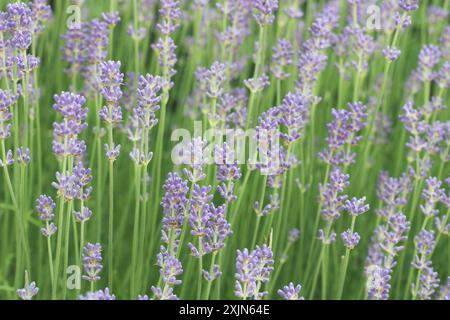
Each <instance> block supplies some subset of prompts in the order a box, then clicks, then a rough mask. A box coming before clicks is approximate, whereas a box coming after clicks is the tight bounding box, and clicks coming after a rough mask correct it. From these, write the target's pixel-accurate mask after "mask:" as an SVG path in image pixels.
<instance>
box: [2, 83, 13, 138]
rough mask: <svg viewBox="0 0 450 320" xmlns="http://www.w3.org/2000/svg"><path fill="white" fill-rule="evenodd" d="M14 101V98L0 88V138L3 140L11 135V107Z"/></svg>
mask: <svg viewBox="0 0 450 320" xmlns="http://www.w3.org/2000/svg"><path fill="white" fill-rule="evenodd" d="M15 102H16V98H15V97H14V96H13V95H12V94H11V93H10V92H9V91H4V90H2V89H0V140H5V139H7V138H9V137H10V136H11V124H10V123H9V122H10V121H11V120H12V117H13V115H12V113H11V107H12V106H13V105H14V103H15Z"/></svg>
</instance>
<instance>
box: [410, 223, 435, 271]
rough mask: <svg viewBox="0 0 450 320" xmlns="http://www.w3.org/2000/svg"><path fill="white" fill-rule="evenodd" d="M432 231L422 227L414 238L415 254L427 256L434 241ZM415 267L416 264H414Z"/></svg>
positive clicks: (431, 249) (432, 247) (433, 245)
mask: <svg viewBox="0 0 450 320" xmlns="http://www.w3.org/2000/svg"><path fill="white" fill-rule="evenodd" d="M434 238H435V237H434V231H433V230H431V231H428V230H425V229H422V230H421V231H420V232H419V234H418V235H417V236H416V237H415V238H414V243H415V244H416V250H417V254H419V255H420V256H424V257H428V256H429V255H430V254H431V253H432V252H433V250H434V247H435V245H436V241H435V239H434ZM416 267H417V266H416Z"/></svg>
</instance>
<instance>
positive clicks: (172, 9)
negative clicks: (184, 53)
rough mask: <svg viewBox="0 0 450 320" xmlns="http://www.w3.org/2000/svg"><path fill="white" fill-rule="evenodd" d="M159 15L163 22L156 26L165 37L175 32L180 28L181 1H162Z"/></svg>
mask: <svg viewBox="0 0 450 320" xmlns="http://www.w3.org/2000/svg"><path fill="white" fill-rule="evenodd" d="M159 14H160V15H161V17H162V21H161V22H160V23H158V24H157V25H156V27H157V28H158V29H159V31H161V33H162V34H165V35H167V34H170V33H173V32H175V30H176V29H177V28H178V27H179V26H180V24H179V20H180V18H181V10H180V1H176V0H161V8H160V9H159Z"/></svg>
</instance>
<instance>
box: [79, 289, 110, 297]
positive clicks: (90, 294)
mask: <svg viewBox="0 0 450 320" xmlns="http://www.w3.org/2000/svg"><path fill="white" fill-rule="evenodd" d="M79 299H80V300H116V296H115V295H114V294H112V293H110V292H109V288H105V290H98V291H95V292H88V293H86V294H85V295H84V296H80V297H79Z"/></svg>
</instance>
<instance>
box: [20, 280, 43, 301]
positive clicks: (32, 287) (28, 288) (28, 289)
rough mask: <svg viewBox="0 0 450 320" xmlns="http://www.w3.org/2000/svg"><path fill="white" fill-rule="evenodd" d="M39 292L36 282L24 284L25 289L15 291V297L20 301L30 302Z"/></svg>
mask: <svg viewBox="0 0 450 320" xmlns="http://www.w3.org/2000/svg"><path fill="white" fill-rule="evenodd" d="M38 292H39V288H38V287H37V286H36V282H34V281H32V282H31V283H29V284H28V283H26V284H25V287H24V288H22V289H18V290H17V295H18V296H19V298H20V299H22V300H31V299H32V298H33V297H34V296H35V295H37V294H38Z"/></svg>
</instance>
